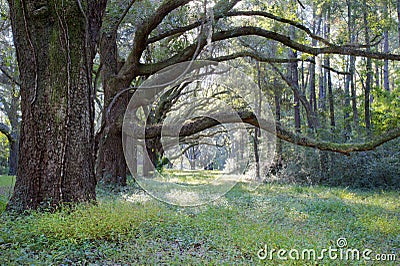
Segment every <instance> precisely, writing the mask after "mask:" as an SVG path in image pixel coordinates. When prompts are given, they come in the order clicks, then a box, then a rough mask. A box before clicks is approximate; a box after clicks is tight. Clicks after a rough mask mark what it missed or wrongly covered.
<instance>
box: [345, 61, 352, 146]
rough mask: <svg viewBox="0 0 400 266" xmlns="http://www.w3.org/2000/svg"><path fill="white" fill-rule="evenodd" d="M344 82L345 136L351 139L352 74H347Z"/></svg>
mask: <svg viewBox="0 0 400 266" xmlns="http://www.w3.org/2000/svg"><path fill="white" fill-rule="evenodd" d="M346 68H347V70H348V69H349V63H348V62H347V67H346ZM345 80H346V81H345V84H344V137H345V139H349V138H350V135H351V125H350V113H349V111H350V108H351V106H350V75H349V74H347V75H346V77H345Z"/></svg>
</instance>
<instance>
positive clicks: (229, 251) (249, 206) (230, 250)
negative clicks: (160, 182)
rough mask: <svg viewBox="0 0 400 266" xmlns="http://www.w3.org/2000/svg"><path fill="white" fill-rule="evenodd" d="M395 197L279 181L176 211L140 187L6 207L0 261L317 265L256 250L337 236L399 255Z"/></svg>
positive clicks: (399, 212)
mask: <svg viewBox="0 0 400 266" xmlns="http://www.w3.org/2000/svg"><path fill="white" fill-rule="evenodd" d="M399 196H400V192H394V191H392V192H384V191H369V192H366V191H355V190H348V189H341V188H328V187H306V186H297V185H278V184H265V185H261V186H260V187H259V188H258V189H257V190H256V191H254V192H250V191H248V189H247V186H246V184H238V185H237V186H236V187H235V188H234V189H233V190H231V191H230V192H229V193H228V194H226V195H225V196H224V197H222V198H221V199H219V200H218V201H216V202H214V203H213V204H210V205H207V206H201V207H196V208H181V207H177V206H171V205H167V204H164V203H162V202H159V201H156V200H154V199H152V198H151V197H149V196H147V195H146V194H145V193H144V192H143V191H141V190H140V189H138V188H133V187H132V188H129V189H124V190H123V191H120V192H118V193H116V192H114V193H110V192H108V191H105V190H102V189H99V195H98V198H99V204H98V205H96V206H79V207H78V208H76V210H74V211H71V210H68V209H67V208H65V209H64V210H61V211H59V212H57V213H53V214H51V213H32V214H29V215H26V216H20V217H14V216H10V215H6V214H4V213H3V215H2V216H1V219H2V221H1V224H0V254H1V255H0V265H4V264H6V265H9V264H10V265H21V264H35V265H37V264H39V265H42V264H43V265H48V264H57V265H59V264H65V265H67V264H68V265H69V264H79V265H81V264H98V265H130V264H141V265H144V264H146V265H147V264H166V265H171V264H172V265H187V264H189V265H199V264H207V265H209V264H211V265H214V264H218V265H220V264H222V265H233V264H235V265H236V264H242V265H315V262H313V261H309V260H307V259H306V260H301V259H300V260H291V259H289V260H286V261H285V260H280V259H279V258H278V257H277V254H276V253H274V254H273V259H272V260H270V259H269V258H268V257H267V258H266V259H264V260H260V259H259V258H258V255H257V254H258V253H259V251H260V249H265V245H267V248H268V250H269V251H270V250H271V249H272V248H275V249H286V250H287V251H289V250H291V249H297V250H298V251H299V252H300V254H301V252H302V250H303V249H315V250H316V252H317V253H319V252H320V251H321V250H322V249H324V248H327V249H328V248H329V247H331V248H335V247H336V245H337V240H338V239H339V238H346V240H347V246H346V248H351V249H359V250H361V251H363V250H364V249H366V248H368V249H371V250H372V253H371V255H370V256H371V257H373V256H375V254H377V253H397V256H400V202H399ZM291 254H292V255H293V256H295V253H291ZM260 255H263V253H262V252H261V253H260ZM284 256H285V255H284ZM286 257H288V254H286ZM397 259H398V260H399V258H397ZM398 262H399V261H397V263H398ZM318 264H320V265H365V264H367V265H372V263H371V262H368V263H366V262H365V261H363V260H360V261H346V260H330V259H329V257H328V256H327V253H326V254H325V259H323V260H322V261H320V262H318ZM375 264H377V263H376V262H375ZM379 264H381V262H380V263H379ZM382 264H383V263H382ZM384 265H398V264H396V262H386V263H384Z"/></svg>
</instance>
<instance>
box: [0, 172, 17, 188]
mask: <svg viewBox="0 0 400 266" xmlns="http://www.w3.org/2000/svg"><path fill="white" fill-rule="evenodd" d="M14 183H15V176H9V175H0V187H8V186H13V185H14Z"/></svg>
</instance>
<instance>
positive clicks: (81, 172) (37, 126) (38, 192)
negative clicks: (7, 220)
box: [7, 0, 96, 211]
mask: <svg viewBox="0 0 400 266" xmlns="http://www.w3.org/2000/svg"><path fill="white" fill-rule="evenodd" d="M88 4H89V5H88V6H90V5H91V4H92V3H91V2H90V3H88ZM9 5H10V13H11V20H12V28H13V36H14V43H15V47H16V50H17V59H18V64H19V71H20V80H21V87H20V89H21V110H22V124H21V138H20V146H19V154H20V157H19V163H18V171H17V181H16V184H15V189H14V193H13V196H12V197H11V199H10V202H9V204H8V207H7V208H8V209H9V210H17V211H22V210H26V209H37V208H39V207H41V206H43V207H50V208H53V207H56V206H58V205H59V204H60V203H62V202H85V201H86V202H87V201H93V200H95V199H96V192H95V187H96V179H95V176H94V160H93V154H94V137H93V114H94V108H93V101H92V100H93V95H92V90H91V71H92V69H91V62H90V61H89V60H90V58H91V54H90V53H91V51H89V50H88V49H89V47H90V45H91V44H90V37H91V36H89V35H87V31H86V29H87V27H86V26H89V25H87V24H86V22H87V21H85V18H88V17H90V15H89V12H88V10H87V9H88V8H89V7H88V6H83V7H82V6H81V7H79V5H78V2H76V1H64V2H60V1H48V2H47V4H46V5H42V4H41V5H39V4H38V3H37V1H32V0H25V1H20V0H10V1H9ZM82 12H84V13H82Z"/></svg>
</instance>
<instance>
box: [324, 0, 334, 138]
mask: <svg viewBox="0 0 400 266" xmlns="http://www.w3.org/2000/svg"><path fill="white" fill-rule="evenodd" d="M330 19H331V9H330V6H328V10H327V12H326V20H325V23H326V26H325V39H327V40H329V39H330V35H331V25H330ZM325 65H326V66H327V68H328V69H326V70H325V76H326V79H327V89H328V104H329V120H330V126H331V129H332V130H333V129H334V128H335V105H334V100H333V98H334V97H333V88H332V75H331V71H330V67H331V59H330V57H329V55H326V56H325Z"/></svg>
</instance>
